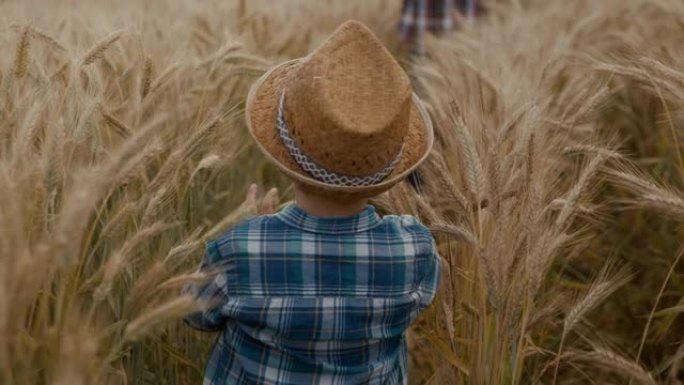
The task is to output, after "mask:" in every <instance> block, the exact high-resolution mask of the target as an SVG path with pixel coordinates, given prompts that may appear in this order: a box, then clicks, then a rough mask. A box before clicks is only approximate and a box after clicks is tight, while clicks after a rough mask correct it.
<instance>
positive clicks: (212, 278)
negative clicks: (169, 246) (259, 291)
mask: <svg viewBox="0 0 684 385" xmlns="http://www.w3.org/2000/svg"><path fill="white" fill-rule="evenodd" d="M279 202H280V200H279V198H278V189H276V188H272V189H271V190H269V191H268V192H267V193H266V194H265V196H264V197H263V198H257V185H256V184H252V185H250V186H249V189H248V190H247V196H246V197H245V201H244V202H243V204H242V205H243V207H245V208H246V210H245V211H247V213H248V214H249V215H260V214H270V213H273V212H275V211H276V208H277V207H278V204H279ZM229 268H230V264H229V263H228V259H227V256H224V255H221V253H220V251H219V248H218V244H217V243H216V242H215V241H210V242H208V243H207V249H206V253H205V255H204V259H203V260H202V263H201V264H200V268H199V271H200V272H201V273H205V274H206V275H207V280H206V281H204V282H202V283H199V284H197V283H192V284H188V285H186V286H185V287H184V288H183V294H189V295H192V296H194V297H195V298H197V300H198V301H200V302H201V305H202V308H201V310H200V311H198V312H196V313H193V314H190V315H189V316H187V317H186V318H185V323H187V324H188V325H189V326H191V327H193V328H195V329H198V330H203V331H219V330H221V329H222V328H223V325H224V323H225V321H226V318H225V316H224V315H223V314H222V313H221V305H222V304H223V303H225V302H226V300H227V298H228V291H227V288H226V282H227V281H226V273H227V272H228V270H229Z"/></svg>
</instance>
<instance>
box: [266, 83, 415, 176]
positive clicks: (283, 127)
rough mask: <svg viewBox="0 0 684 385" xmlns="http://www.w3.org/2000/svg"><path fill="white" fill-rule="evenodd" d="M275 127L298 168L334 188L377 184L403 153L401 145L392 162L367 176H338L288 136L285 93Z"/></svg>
mask: <svg viewBox="0 0 684 385" xmlns="http://www.w3.org/2000/svg"><path fill="white" fill-rule="evenodd" d="M276 126H277V128H278V134H279V135H280V139H282V141H283V144H284V145H285V147H286V148H287V150H288V152H289V153H290V156H292V158H293V159H294V160H295V161H296V162H297V164H299V166H301V167H302V169H304V171H306V172H307V173H309V175H311V176H312V177H313V178H314V179H316V180H318V181H321V182H324V183H327V184H332V185H335V186H345V187H358V186H372V185H374V184H377V183H379V182H380V181H382V180H383V179H385V178H386V177H387V176H388V175H389V174H391V173H392V170H394V168H395V167H396V165H397V163H399V160H400V159H401V154H402V152H403V149H404V147H403V145H402V147H401V148H400V149H399V152H398V153H397V155H396V156H395V157H394V159H392V161H391V162H390V163H389V164H388V165H387V166H386V167H385V168H384V169H382V170H380V171H378V172H376V173H374V174H372V175H367V176H352V175H343V174H338V173H335V172H332V171H328V170H326V169H325V168H323V167H321V166H319V165H318V164H316V162H314V161H313V160H312V159H311V158H309V157H308V156H307V155H306V154H305V153H304V152H303V151H302V150H301V149H300V148H299V146H297V143H295V141H294V139H293V138H292V136H290V130H289V128H288V126H287V123H286V122H285V93H284V92H283V93H282V95H281V96H280V104H279V105H278V118H277V119H276Z"/></svg>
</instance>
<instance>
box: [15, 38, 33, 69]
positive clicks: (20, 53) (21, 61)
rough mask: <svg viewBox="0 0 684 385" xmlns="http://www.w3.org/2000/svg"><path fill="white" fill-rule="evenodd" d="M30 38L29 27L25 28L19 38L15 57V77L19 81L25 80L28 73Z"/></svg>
mask: <svg viewBox="0 0 684 385" xmlns="http://www.w3.org/2000/svg"><path fill="white" fill-rule="evenodd" d="M30 37H31V35H30V34H29V29H28V27H24V28H23V30H22V32H21V35H20V37H19V42H18V43H17V49H16V53H15V57H14V77H15V78H17V79H21V78H23V77H24V76H25V75H26V72H27V71H28V61H29V46H30V45H31V38H30Z"/></svg>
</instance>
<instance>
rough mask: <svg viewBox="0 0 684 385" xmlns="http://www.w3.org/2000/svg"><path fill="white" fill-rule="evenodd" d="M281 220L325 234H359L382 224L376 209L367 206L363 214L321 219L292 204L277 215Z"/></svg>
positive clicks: (306, 229) (309, 230)
mask: <svg viewBox="0 0 684 385" xmlns="http://www.w3.org/2000/svg"><path fill="white" fill-rule="evenodd" d="M276 216H277V217H278V218H280V220H282V221H283V222H285V223H287V224H288V225H290V226H292V227H296V228H298V229H301V230H304V231H308V232H312V233H323V234H340V233H358V232H362V231H366V230H369V229H371V228H373V227H375V226H377V225H378V224H380V222H381V219H380V216H379V215H378V214H377V213H376V212H375V207H373V206H371V205H367V206H366V208H365V209H363V210H362V211H361V212H359V213H357V214H355V215H352V216H348V217H340V218H321V217H316V216H313V215H309V214H307V213H306V212H305V211H304V210H302V208H300V207H299V206H297V205H296V204H291V205H289V206H287V207H285V208H284V209H282V210H281V211H280V212H279V213H278V214H276Z"/></svg>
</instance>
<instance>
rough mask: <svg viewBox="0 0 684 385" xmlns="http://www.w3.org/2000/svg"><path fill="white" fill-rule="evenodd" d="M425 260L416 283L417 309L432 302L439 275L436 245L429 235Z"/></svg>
mask: <svg viewBox="0 0 684 385" xmlns="http://www.w3.org/2000/svg"><path fill="white" fill-rule="evenodd" d="M426 254H427V260H426V263H425V274H423V278H422V280H421V281H420V283H419V284H418V295H419V299H418V308H419V311H422V310H424V309H425V308H427V307H428V306H430V304H431V303H432V300H434V299H435V295H436V294H437V288H438V286H439V276H440V257H439V254H438V252H437V245H436V244H435V241H434V239H432V237H430V246H429V248H428V251H427V253H426Z"/></svg>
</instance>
